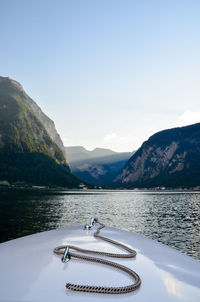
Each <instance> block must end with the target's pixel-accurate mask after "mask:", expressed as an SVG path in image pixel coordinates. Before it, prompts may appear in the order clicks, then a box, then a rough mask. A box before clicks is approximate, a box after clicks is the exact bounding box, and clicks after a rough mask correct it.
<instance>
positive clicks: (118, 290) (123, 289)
mask: <svg viewBox="0 0 200 302" xmlns="http://www.w3.org/2000/svg"><path fill="white" fill-rule="evenodd" d="M95 222H96V223H98V224H99V227H98V228H97V231H96V232H95V233H94V235H93V236H94V237H95V238H98V239H101V240H103V241H107V242H109V243H111V244H113V245H115V246H117V247H120V248H122V249H124V250H125V251H127V252H128V254H114V253H105V252H100V251H92V250H86V249H81V248H79V247H76V246H72V245H62V246H58V247H56V248H55V249H54V253H55V254H57V255H64V251H65V250H66V249H67V248H68V249H69V250H75V251H78V252H81V253H82V254H94V255H101V256H107V257H113V258H134V257H135V256H136V251H135V250H133V249H131V248H129V247H128V246H126V245H124V244H122V243H119V242H117V241H115V240H112V239H110V238H107V237H104V236H100V235H99V234H100V230H101V229H103V228H104V227H105V225H104V224H102V223H101V222H99V221H98V219H97V218H96V219H95ZM68 257H69V259H70V258H78V259H81V260H85V261H91V262H96V263H101V264H105V265H109V266H111V267H114V268H116V269H119V270H121V271H124V272H125V273H127V274H128V275H130V276H131V277H132V278H133V279H134V283H133V284H131V285H128V286H120V287H102V286H93V285H78V284H71V283H67V284H66V288H67V289H70V290H73V291H81V292H88V293H99V294H125V293H129V292H132V291H135V290H136V289H137V288H139V287H140V285H141V279H140V277H139V276H138V274H137V273H136V272H134V271H133V270H131V269H130V268H128V267H126V266H123V265H121V264H119V263H116V262H112V261H109V260H106V259H102V258H96V257H89V256H85V255H80V254H76V253H72V252H71V251H70V252H68Z"/></svg>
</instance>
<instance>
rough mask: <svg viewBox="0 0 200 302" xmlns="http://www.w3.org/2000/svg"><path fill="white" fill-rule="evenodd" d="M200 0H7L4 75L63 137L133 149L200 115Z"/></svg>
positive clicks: (2, 8)
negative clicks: (25, 95)
mask: <svg viewBox="0 0 200 302" xmlns="http://www.w3.org/2000/svg"><path fill="white" fill-rule="evenodd" d="M199 16H200V1H198V0H197V1H194V0H188V1H185V0H163V1H160V0H158V1H154V0H137V1H136V0H70V1H68V0H56V1H52V0H17V1H15V0H0V75H1V76H8V77H10V78H12V79H15V80H17V81H18V82H20V83H21V84H22V86H23V87H24V89H25V91H26V92H27V93H28V95H29V96H30V97H31V98H33V99H34V100H35V101H36V102H37V104H38V105H39V106H40V107H41V109H42V110H43V111H44V112H45V113H46V114H47V115H48V116H49V117H50V118H51V119H52V120H53V121H54V122H55V126H56V129H57V131H58V132H59V134H60V135H61V138H62V140H63V142H64V145H65V146H75V145H81V146H84V147H85V148H87V149H89V150H92V149H94V148H96V147H102V148H110V149H112V150H115V151H119V152H121V151H133V150H136V149H137V148H139V147H140V145H141V144H142V143H143V142H144V141H145V140H147V139H148V138H149V136H151V135H152V134H154V133H155V132H157V131H160V130H164V129H168V128H172V127H177V126H184V125H189V124H192V123H195V122H200V101H199V100H200V18H199Z"/></svg>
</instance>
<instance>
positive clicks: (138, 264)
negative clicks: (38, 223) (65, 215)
mask: <svg viewBox="0 0 200 302" xmlns="http://www.w3.org/2000/svg"><path fill="white" fill-rule="evenodd" d="M96 228H97V225H94V226H93V227H91V228H90V227H89V228H88V229H84V228H83V226H78V227H68V228H63V229H58V230H53V231H48V232H42V233H38V234H35V235H31V236H26V237H22V238H19V239H15V240H11V241H8V242H5V243H2V244H0V301H4V302H5V301H9V302H11V301H15V302H16V301H18V302H19V301H26V302H27V301H44V302H47V301H48V302H49V301H54V302H55V301H59V302H63V301H65V302H66V301H70V302H73V301H74V302H79V301H81V302H82V301H83V302H84V301H87V302H89V301H92V302H93V301H98V302H101V301H110V300H114V301H115V300H118V301H134V302H146V301H162V302H165V301H166V302H168V301H173V302H175V301H179V302H180V301H184V302H186V301H188V302H199V301H200V263H199V262H198V261H196V260H194V259H193V258H191V257H189V256H187V255H185V254H182V253H180V252H178V251H176V250H175V249H172V248H170V247H168V246H165V245H163V244H160V243H158V242H156V241H153V240H150V239H148V238H145V237H143V236H140V235H137V234H134V233H132V232H128V231H123V230H119V229H116V228H111V227H105V228H104V229H103V230H101V235H102V236H105V237H107V238H110V239H112V240H115V241H117V242H119V243H122V244H125V245H126V246H128V247H129V248H130V249H134V250H135V251H136V252H137V255H136V257H135V258H125V259H121V258H119V259H117V258H116V259H114V262H116V263H118V264H120V265H122V266H125V267H127V268H129V269H131V270H133V271H135V272H136V273H137V274H138V275H139V277H140V279H141V285H140V286H138V288H137V289H136V290H134V291H133V292H129V293H125V294H118V295H114V294H99V293H88V292H78V291H72V290H69V289H68V288H66V283H67V284H69V283H70V284H71V283H72V284H80V285H88V286H90V285H94V286H96V287H111V288H116V287H126V286H129V285H130V284H131V283H133V280H132V279H131V278H130V276H129V275H127V274H126V272H122V271H120V270H118V269H115V268H113V267H110V266H107V265H102V264H101V263H97V262H88V261H83V260H81V259H76V258H73V257H71V259H70V261H66V260H69V258H70V257H69V255H70V252H69V254H67V251H66V250H63V251H65V255H64V256H63V257H65V258H63V261H61V260H62V257H60V256H59V255H56V254H55V253H54V252H53V251H54V249H55V248H56V247H58V246H63V245H64V246H67V245H70V246H77V247H79V248H82V249H87V250H98V251H102V252H106V253H124V251H122V250H121V249H119V248H118V247H116V246H115V245H112V244H110V243H109V242H105V241H103V240H100V239H99V238H95V237H94V236H93V234H94V232H95V230H96ZM78 254H79V253H78ZM95 257H96V256H95ZM101 258H103V259H108V258H107V257H102V256H101ZM108 260H110V259H108ZM65 261H66V262H65ZM111 261H113V260H111Z"/></svg>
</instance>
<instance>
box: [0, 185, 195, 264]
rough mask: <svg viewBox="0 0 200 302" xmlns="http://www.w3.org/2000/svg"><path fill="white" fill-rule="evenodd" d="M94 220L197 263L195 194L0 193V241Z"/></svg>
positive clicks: (100, 192)
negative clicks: (181, 253) (160, 244)
mask: <svg viewBox="0 0 200 302" xmlns="http://www.w3.org/2000/svg"><path fill="white" fill-rule="evenodd" d="M94 216H95V217H98V218H99V220H100V221H102V222H103V223H105V224H106V225H108V226H113V227H118V228H121V229H124V230H129V231H133V232H136V233H139V234H142V235H145V236H147V237H150V238H152V239H155V240H157V241H160V242H162V243H164V244H167V245H170V246H172V247H174V248H176V249H178V250H180V251H182V252H184V253H187V254H188V255H190V256H193V257H194V258H196V259H198V260H200V192H174V191H173V192H166V191H165V192H144V191H142V192H139V191H106V190H101V191H100V190H99V191H92V190H91V191H86V192H85V191H64V192H63V191H57V192H54V193H53V192H46V193H45V192H41V191H38V192H37V191H35V192H33V191H32V192H25V191H15V192H6V191H1V192H0V241H1V242H3V241H6V240H9V239H14V238H17V237H21V236H25V235H28V234H33V233H37V232H41V231H46V230H50V229H55V228H60V227H64V226H74V225H84V224H85V223H87V222H89V220H90V218H91V217H94Z"/></svg>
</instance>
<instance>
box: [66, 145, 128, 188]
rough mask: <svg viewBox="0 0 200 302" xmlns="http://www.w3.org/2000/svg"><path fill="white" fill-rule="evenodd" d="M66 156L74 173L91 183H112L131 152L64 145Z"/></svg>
mask: <svg viewBox="0 0 200 302" xmlns="http://www.w3.org/2000/svg"><path fill="white" fill-rule="evenodd" d="M65 151H66V156H67V159H68V161H69V163H70V168H71V170H72V172H73V173H74V175H76V176H77V177H79V178H80V179H81V180H82V181H85V182H89V183H91V184H93V185H112V182H113V180H114V179H115V177H116V176H117V174H118V173H119V172H120V171H121V169H122V168H123V167H124V165H125V163H126V162H127V161H128V159H129V158H130V157H131V155H132V154H133V153H131V152H122V153H118V152H115V151H112V150H109V149H104V148H96V149H94V150H92V151H88V150H86V149H85V148H84V147H82V146H73V147H65Z"/></svg>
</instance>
